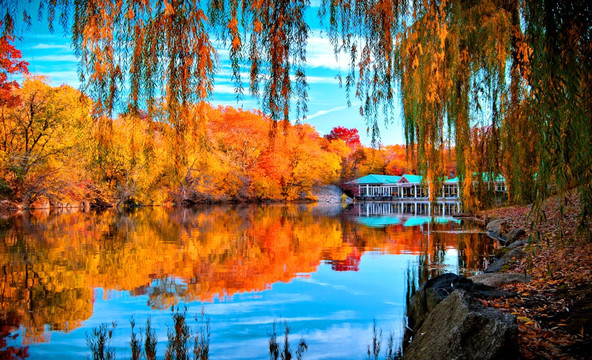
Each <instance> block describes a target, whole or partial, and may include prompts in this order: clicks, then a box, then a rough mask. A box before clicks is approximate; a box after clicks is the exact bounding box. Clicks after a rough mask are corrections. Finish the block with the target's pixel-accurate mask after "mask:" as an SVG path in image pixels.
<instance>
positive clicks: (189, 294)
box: [0, 205, 495, 359]
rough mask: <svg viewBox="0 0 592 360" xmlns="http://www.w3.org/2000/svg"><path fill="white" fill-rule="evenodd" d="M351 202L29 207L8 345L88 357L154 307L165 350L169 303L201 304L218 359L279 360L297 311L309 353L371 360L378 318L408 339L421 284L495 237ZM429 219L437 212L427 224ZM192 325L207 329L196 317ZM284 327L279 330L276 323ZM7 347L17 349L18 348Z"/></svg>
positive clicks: (22, 226)
mask: <svg viewBox="0 0 592 360" xmlns="http://www.w3.org/2000/svg"><path fill="white" fill-rule="evenodd" d="M361 209H362V207H359V206H353V207H349V208H342V206H341V205H338V206H316V205H268V206H209V207H200V208H194V209H165V208H142V209H138V210H136V211H133V212H117V211H114V210H113V211H104V212H90V213H83V212H72V213H62V214H53V213H49V212H32V213H28V214H22V215H17V216H10V217H6V218H4V219H2V220H0V259H1V260H0V265H1V267H2V268H1V270H2V271H1V273H0V323H1V324H2V326H1V330H0V336H1V337H2V338H3V339H4V341H5V342H6V343H5V344H2V343H0V348H2V350H0V351H4V353H5V354H6V353H7V352H8V351H12V350H14V349H19V348H20V349H24V351H26V353H27V354H28V355H29V357H30V358H33V359H38V358H39V359H40V358H43V359H70V358H72V359H74V358H84V357H86V355H88V354H89V350H88V348H87V346H86V340H85V336H86V334H87V333H88V332H90V330H91V329H92V328H94V327H96V326H98V325H99V324H101V323H105V322H108V323H112V322H116V324H117V326H116V328H115V330H114V332H113V340H112V342H111V345H112V346H113V347H114V348H115V350H116V352H117V357H118V358H120V359H121V358H129V345H128V343H129V338H130V325H129V320H130V318H131V316H134V318H135V319H136V322H137V323H138V326H139V327H143V326H145V321H146V319H147V318H148V317H151V320H152V324H153V327H155V328H156V331H157V335H158V337H159V346H158V354H159V356H163V354H164V349H165V346H166V334H167V328H169V327H170V326H171V325H172V320H171V310H170V309H171V306H177V305H180V306H181V308H183V307H187V309H188V313H189V314H190V315H191V316H193V315H196V314H200V313H201V312H202V310H203V311H204V312H205V314H206V315H207V316H208V317H209V318H210V322H211V331H212V333H211V350H210V355H211V358H213V359H261V358H267V357H268V339H269V338H268V335H269V333H270V331H271V329H272V326H273V323H274V322H284V321H286V322H287V323H288V325H289V326H290V329H291V340H292V347H293V348H294V347H296V343H297V341H298V340H299V339H300V338H301V337H302V338H304V339H305V340H306V342H307V344H308V346H309V351H308V352H307V353H306V356H305V359H344V358H346V359H364V358H366V349H367V346H368V344H370V343H371V341H372V322H373V320H376V323H377V325H378V327H380V328H382V329H383V331H384V335H383V338H384V341H385V342H386V337H387V334H388V333H390V332H392V333H393V334H394V335H395V338H396V339H399V338H401V336H402V333H403V329H404V324H405V316H404V314H405V302H406V297H407V296H408V293H409V291H410V290H411V288H412V287H413V286H416V285H417V284H418V283H419V282H421V281H424V280H426V279H428V278H429V277H431V276H435V275H437V274H440V273H443V272H455V273H461V274H469V275H470V274H472V273H474V272H476V271H478V270H479V269H480V268H481V267H482V266H483V262H484V260H485V259H486V258H487V257H488V254H490V253H491V252H492V251H493V247H494V246H495V244H493V243H492V242H491V240H489V239H487V238H486V237H483V236H482V235H480V234H477V233H467V232H463V233H457V232H458V231H459V230H467V229H468V228H467V226H466V225H463V224H460V222H459V221H458V220H455V219H453V218H451V217H439V218H429V217H426V216H414V215H407V214H393V213H391V212H390V210H389V212H388V213H387V214H380V213H378V214H376V213H374V214H372V215H369V214H368V213H367V212H364V211H363V210H361ZM430 219H432V220H435V221H430ZM191 324H192V326H195V327H194V328H196V327H197V325H196V324H195V321H193V320H192V321H191ZM278 331H279V332H283V328H282V329H278ZM8 347H13V349H12V350H11V349H9V348H8Z"/></svg>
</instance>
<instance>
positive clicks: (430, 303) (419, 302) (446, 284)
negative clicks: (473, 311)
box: [407, 273, 508, 332]
mask: <svg viewBox="0 0 592 360" xmlns="http://www.w3.org/2000/svg"><path fill="white" fill-rule="evenodd" d="M457 289H462V290H465V291H467V292H470V293H471V294H473V295H474V296H477V297H483V298H488V297H500V296H506V295H508V293H506V292H504V291H502V290H498V289H495V288H492V287H489V286H485V285H482V284H474V283H473V281H472V280H470V279H467V278H465V277H463V276H459V275H456V274H450V273H448V274H443V275H440V276H438V277H435V278H433V279H430V280H428V281H426V282H425V283H423V284H422V285H421V286H420V287H419V289H418V290H417V291H416V292H415V294H414V295H413V296H412V297H411V299H410V300H409V305H408V306H407V317H408V319H409V327H410V328H411V329H412V330H413V331H414V332H415V331H417V330H418V329H419V327H420V326H421V324H422V323H423V321H424V320H425V318H426V317H427V316H428V314H429V312H430V311H432V309H433V308H435V307H436V306H437V305H438V304H439V303H440V302H441V301H442V300H444V299H445V298H446V297H447V296H448V295H450V294H451V293H452V292H453V291H455V290H457Z"/></svg>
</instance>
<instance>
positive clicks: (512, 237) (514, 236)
mask: <svg viewBox="0 0 592 360" xmlns="http://www.w3.org/2000/svg"><path fill="white" fill-rule="evenodd" d="M524 234H526V231H524V229H523V228H518V229H513V230H512V231H510V232H509V233H508V235H506V236H505V239H506V244H505V245H506V246H507V245H510V244H512V243H513V242H514V241H516V240H518V239H519V238H520V237H521V236H524Z"/></svg>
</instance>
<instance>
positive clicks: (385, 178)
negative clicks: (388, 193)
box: [352, 174, 504, 185]
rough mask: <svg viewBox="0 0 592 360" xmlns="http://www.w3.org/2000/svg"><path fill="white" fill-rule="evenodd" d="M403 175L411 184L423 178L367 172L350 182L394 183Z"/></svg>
mask: <svg viewBox="0 0 592 360" xmlns="http://www.w3.org/2000/svg"><path fill="white" fill-rule="evenodd" d="M483 176H484V177H483V180H484V181H487V180H486V174H483ZM403 177H405V179H407V181H409V182H410V183H412V184H419V183H421V182H422V180H423V176H421V175H412V174H404V175H403V176H394V175H378V174H369V175H366V176H363V177H361V178H359V179H356V180H353V181H352V183H356V184H369V185H378V184H395V183H397V182H399V180H401V178H403ZM496 179H497V180H496V181H504V177H503V176H501V175H498V177H497V178H496ZM444 182H445V183H458V182H460V180H459V179H458V176H457V177H455V178H453V179H448V180H444Z"/></svg>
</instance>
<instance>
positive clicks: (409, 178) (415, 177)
mask: <svg viewBox="0 0 592 360" xmlns="http://www.w3.org/2000/svg"><path fill="white" fill-rule="evenodd" d="M403 177H404V178H405V179H407V181H409V182H410V183H420V182H421V180H422V179H423V176H421V175H410V174H403Z"/></svg>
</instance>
